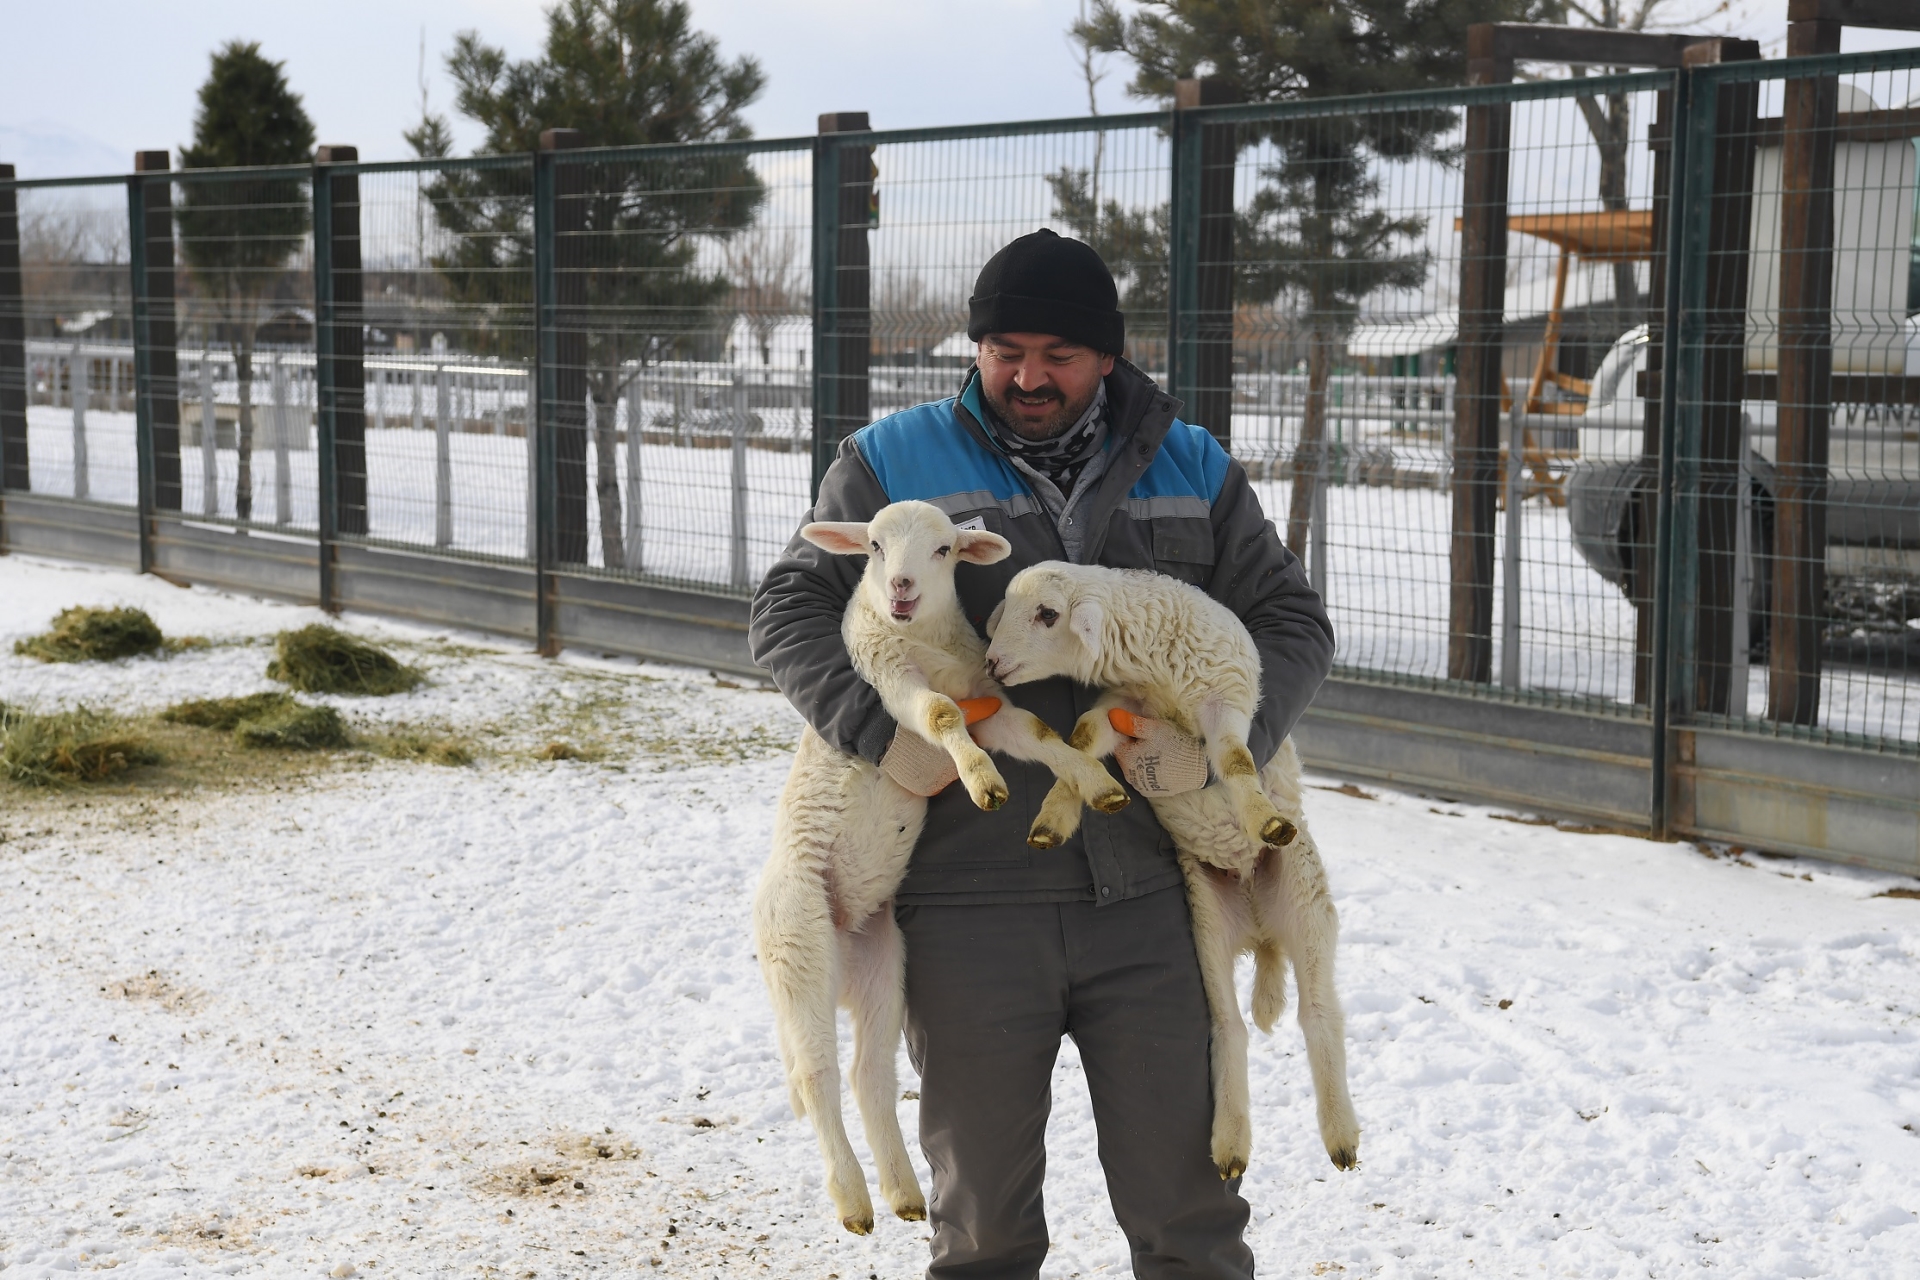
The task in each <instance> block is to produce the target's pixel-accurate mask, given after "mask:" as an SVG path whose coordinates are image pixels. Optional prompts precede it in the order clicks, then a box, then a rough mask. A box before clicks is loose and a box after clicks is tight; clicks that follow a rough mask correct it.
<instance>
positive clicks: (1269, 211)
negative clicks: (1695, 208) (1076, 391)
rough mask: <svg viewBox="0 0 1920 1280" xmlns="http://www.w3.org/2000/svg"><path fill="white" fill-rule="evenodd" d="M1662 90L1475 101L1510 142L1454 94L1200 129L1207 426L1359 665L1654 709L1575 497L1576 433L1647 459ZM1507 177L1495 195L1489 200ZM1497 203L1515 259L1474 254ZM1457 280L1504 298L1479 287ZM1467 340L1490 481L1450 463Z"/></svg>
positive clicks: (1193, 329)
mask: <svg viewBox="0 0 1920 1280" xmlns="http://www.w3.org/2000/svg"><path fill="white" fill-rule="evenodd" d="M1668 83H1669V78H1668V77H1666V76H1664V75H1652V76H1635V77H1614V78H1609V79H1606V80H1598V79H1596V80H1593V81H1591V82H1590V83H1588V84H1586V85H1582V86H1578V87H1575V86H1567V87H1565V88H1559V87H1555V88H1551V89H1549V88H1548V87H1546V86H1541V87H1539V88H1537V89H1533V90H1530V91H1529V92H1531V93H1533V94H1534V96H1532V97H1531V98H1526V99H1523V100H1520V101H1515V102H1510V103H1509V102H1502V101H1500V100H1498V99H1495V98H1492V97H1483V98H1482V100H1481V101H1482V102H1484V103H1485V105H1483V106H1480V107H1478V108H1477V110H1479V111H1481V112H1483V113H1486V114H1487V115H1489V116H1493V117H1494V119H1493V121H1492V123H1493V124H1494V125H1495V126H1497V128H1495V129H1494V131H1493V132H1492V133H1491V134H1490V133H1489V131H1488V127H1487V125H1486V124H1482V126H1481V128H1480V129H1479V130H1478V131H1475V130H1474V129H1473V128H1472V127H1471V125H1472V122H1471V121H1470V120H1469V118H1468V115H1469V113H1468V111H1467V110H1464V109H1462V107H1460V106H1456V105H1453V104H1449V103H1446V102H1442V101H1437V100H1418V101H1414V102H1412V103H1382V104H1381V105H1380V106H1379V107H1378V108H1375V109H1368V108H1367V107H1366V106H1365V105H1362V106H1360V107H1359V108H1357V109H1356V108H1355V107H1354V106H1353V105H1352V104H1341V106H1340V107H1338V108H1329V109H1327V110H1324V111H1321V112H1313V111H1310V110H1309V111H1301V110H1298V109H1294V110H1291V111H1288V112H1285V113H1279V112H1274V113H1269V114H1268V115H1267V116H1266V118H1260V117H1261V113H1260V112H1259V111H1258V109H1254V108H1242V109H1239V110H1237V111H1236V112H1234V113H1232V114H1234V115H1239V116H1242V117H1246V116H1253V117H1254V118H1251V119H1246V118H1243V119H1240V120H1239V121H1238V122H1236V123H1233V124H1229V125H1215V126H1212V127H1209V128H1203V129H1201V130H1199V131H1198V132H1200V133H1201V135H1202V136H1201V138H1200V139H1199V140H1198V149H1199V150H1200V151H1201V153H1202V155H1203V160H1202V162H1201V164H1200V165H1199V166H1197V168H1198V173H1197V174H1196V176H1195V177H1194V179H1192V182H1193V185H1194V186H1195V188H1197V197H1198V198H1197V200H1196V203H1197V204H1198V205H1199V207H1200V211H1199V215H1198V218H1197V219H1196V220H1197V222H1198V229H1197V237H1198V240H1199V254H1198V264H1197V276H1198V279H1197V281H1196V285H1195V287H1194V289H1193V291H1192V293H1193V298H1194V304H1195V305H1194V308H1193V313H1192V315H1193V318H1192V320H1191V322H1190V323H1189V325H1188V334H1189V335H1190V339H1189V340H1190V342H1191V344H1192V349H1193V351H1194V355H1193V356H1192V357H1191V358H1190V361H1189V365H1190V367H1191V368H1192V370H1193V373H1192V377H1191V381H1190V383H1189V384H1188V385H1189V386H1190V387H1191V391H1189V392H1188V394H1189V397H1190V399H1191V401H1192V402H1193V403H1192V404H1191V406H1190V409H1191V412H1190V416H1192V417H1194V418H1195V420H1197V421H1200V422H1201V423H1202V424H1203V425H1205V426H1207V427H1209V428H1210V429H1212V430H1214V431H1215V432H1216V434H1220V435H1223V436H1230V438H1231V441H1232V446H1231V447H1232V451H1233V452H1234V454H1235V455H1236V456H1237V457H1239V458H1240V459H1241V460H1242V461H1243V462H1244V463H1245V464H1246V466H1247V468H1248V471H1249V473H1250V474H1251V475H1252V476H1253V477H1254V478H1255V480H1256V490H1257V492H1258V493H1259V494H1260V497H1261V499H1262V502H1263V504H1264V505H1265V506H1266V508H1267V510H1268V513H1269V515H1270V516H1272V517H1273V519H1274V521H1275V523H1276V525H1277V526H1278V527H1279V529H1280V530H1281V532H1282V536H1283V537H1284V538H1285V539H1286V541H1287V543H1288V545H1289V546H1290V547H1291V548H1292V549H1293V550H1294V551H1295V552H1296V554H1298V555H1300V556H1301V557H1302V559H1303V560H1305V561H1306V563H1307V565H1308V567H1309V573H1310V576H1311V577H1312V579H1313V581H1314V583H1315V584H1316V586H1317V587H1318V588H1319V589H1320V591H1321V592H1322V594H1323V595H1324V596H1325V598H1326V600H1327V604H1328V608H1329V612H1330V614H1331V616H1332V618H1333V621H1334V625H1335V632H1336V635H1337V637H1338V643H1339V651H1338V656H1337V661H1338V663H1339V665H1340V666H1341V668H1342V669H1343V670H1345V671H1347V672H1349V673H1350V674H1355V675H1364V676H1366V677H1368V678H1375V679H1378V678H1386V679H1414V680H1430V681H1443V680H1448V679H1452V680H1454V681H1456V682H1463V683H1465V684H1467V685H1469V686H1472V687H1475V688H1477V689H1479V690H1480V691H1482V692H1486V693H1498V694H1500V695H1502V696H1515V695H1519V696H1525V697H1527V698H1529V699H1536V700H1537V699H1546V700H1551V701H1571V702H1576V703H1578V704H1580V705H1583V706H1587V707H1589V708H1600V709H1611V710H1617V711H1619V712H1622V713H1625V714H1639V713H1643V712H1644V704H1645V701H1646V696H1645V691H1644V687H1642V688H1640V689H1639V690H1636V679H1635V672H1636V667H1640V668H1644V666H1645V654H1646V651H1647V643H1646V636H1645V635H1644V634H1642V635H1640V636H1638V637H1636V626H1635V622H1636V610H1635V609H1634V607H1633V603H1632V601H1631V600H1630V599H1629V598H1628V596H1627V595H1626V594H1625V592H1624V591H1623V590H1622V589H1621V577H1620V575H1619V573H1618V572H1617V571H1615V570H1614V569H1613V567H1612V566H1611V565H1610V564H1609V563H1608V562H1606V561H1604V560H1602V561H1600V562H1598V563H1596V562H1595V560H1594V559H1593V558H1592V557H1591V556H1589V555H1586V554H1583V550H1586V549H1585V548H1583V547H1582V546H1581V545H1580V539H1579V537H1578V536H1577V528H1576V526H1577V523H1578V522H1577V521H1576V520H1575V519H1574V518H1573V516H1574V514H1575V512H1574V511H1573V510H1571V509H1570V504H1569V490H1570V488H1572V487H1573V485H1574V483H1575V482H1576V480H1577V479H1578V478H1579V477H1578V474H1577V473H1578V472H1579V470H1580V469H1581V468H1582V467H1583V466H1586V465H1588V463H1589V462H1590V461H1591V459H1589V458H1587V457H1586V456H1585V455H1583V453H1582V451H1581V448H1580V445H1581V441H1582V440H1583V439H1588V440H1590V441H1591V442H1593V443H1594V444H1595V447H1596V448H1597V449H1598V450H1599V456H1602V457H1608V458H1611V457H1614V456H1621V457H1626V458H1630V457H1636V456H1638V454H1639V453H1640V450H1641V444H1642V420H1643V417H1644V413H1643V405H1642V404H1641V402H1639V401H1638V400H1626V401H1616V400H1615V399H1614V398H1613V397H1612V396H1611V395H1610V394H1609V393H1610V392H1611V390H1612V389H1613V382H1612V375H1613V373H1614V371H1615V370H1614V366H1616V365H1617V363H1618V357H1617V356H1615V355H1614V354H1613V353H1614V351H1615V348H1616V346H1617V345H1619V346H1621V348H1622V349H1623V350H1624V349H1625V347H1626V345H1630V342H1631V338H1632V337H1633V336H1636V331H1637V333H1638V335H1639V336H1643V335H1644V326H1645V324H1646V322H1647V320H1648V314H1649V309H1650V307H1652V308H1657V305H1658V302H1657V299H1654V298H1652V297H1650V290H1649V267H1650V264H1649V258H1650V257H1651V256H1652V254H1651V252H1650V249H1651V242H1652V228H1651V222H1652V217H1653V210H1652V205H1653V198H1652V186H1653V181H1654V173H1653V171H1654V167H1655V165H1654V156H1653V155H1652V154H1651V153H1650V152H1649V149H1648V140H1649V133H1650V126H1651V125H1652V123H1653V120H1654V117H1655V114H1656V97H1657V93H1656V91H1657V90H1658V89H1660V88H1663V87H1665V85H1666V84H1668ZM1582 90H1584V92H1583V91H1582ZM1543 93H1551V94H1552V95H1553V96H1540V95H1541V94H1543ZM1580 98H1585V99H1586V100H1587V101H1586V103H1585V104H1582V103H1581V102H1580V101H1579V99H1580ZM1589 115H1595V116H1597V117H1598V120H1599V122H1601V123H1602V124H1604V128H1603V129H1602V128H1599V127H1598V126H1597V125H1596V124H1595V123H1594V122H1590V120H1589V118H1588V117H1589ZM1207 135H1213V136H1207ZM1469 157H1472V158H1473V159H1477V160H1479V161H1481V162H1482V163H1481V167H1480V169H1479V170H1478V171H1476V169H1475V166H1474V164H1472V163H1471V162H1470V160H1469ZM1489 172H1495V173H1498V176H1499V179H1500V182H1499V188H1495V189H1493V190H1492V191H1488V190H1477V191H1470V190H1469V186H1470V182H1469V180H1470V179H1478V180H1479V182H1480V185H1481V186H1482V187H1484V186H1485V180H1484V176H1483V175H1485V174H1487V173H1489ZM1500 189H1504V199H1503V200H1502V199H1501V198H1500ZM1491 201H1498V202H1499V204H1500V207H1499V208H1498V209H1497V210H1492V211H1491V212H1493V213H1495V214H1497V219H1498V223H1499V225H1500V227H1501V229H1502V230H1503V231H1504V247H1502V246H1501V245H1499V244H1498V242H1497V241H1496V242H1493V243H1486V242H1485V240H1484V236H1483V237H1482V240H1481V241H1476V242H1475V244H1474V248H1473V249H1472V250H1471V252H1472V254H1473V255H1474V257H1475V261H1474V262H1473V263H1472V264H1469V263H1466V262H1463V258H1464V257H1466V256H1467V255H1468V252H1469V250H1468V249H1467V248H1466V243H1467V241H1468V239H1469V237H1471V236H1473V235H1474V233H1475V230H1476V228H1472V227H1469V226H1467V225H1466V219H1467V218H1468V217H1469V216H1471V215H1472V213H1473V212H1474V208H1473V207H1474V206H1475V205H1476V203H1477V204H1478V205H1479V206H1481V208H1483V209H1484V208H1486V207H1487V206H1488V204H1489V202H1491ZM1463 268H1466V269H1468V270H1469V271H1471V270H1472V269H1474V268H1477V269H1478V270H1479V272H1480V273H1481V275H1482V277H1483V278H1485V277H1486V275H1487V273H1489V272H1491V273H1492V285H1491V287H1490V288H1484V287H1483V295H1482V296H1479V297H1475V298H1469V297H1463V288H1464V287H1465V286H1466V284H1467V280H1466V278H1465V276H1464V275H1463ZM1463 310H1465V311H1467V312H1468V313H1469V314H1468V315H1466V316H1465V317H1463V314H1462V313H1463ZM1476 324H1477V326H1478V327H1475V325H1476ZM1463 344H1470V345H1471V346H1473V347H1475V348H1477V350H1478V351H1479V352H1481V353H1482V360H1483V361H1484V363H1485V365H1486V373H1485V379H1484V381H1483V382H1482V383H1481V384H1480V385H1481V386H1482V387H1483V388H1489V389H1490V395H1486V396H1482V400H1483V401H1484V403H1483V405H1482V406H1481V408H1482V410H1483V413H1482V418H1483V419H1484V423H1483V425H1490V426H1492V427H1494V429H1495V431H1496V432H1497V436H1496V438H1495V439H1494V440H1493V441H1492V444H1493V452H1492V453H1491V454H1489V455H1488V456H1487V457H1485V458H1483V459H1481V460H1480V462H1481V465H1480V466H1479V467H1478V468H1477V469H1476V467H1475V466H1474V465H1472V460H1470V461H1469V465H1465V466H1462V465H1458V460H1457V459H1456V457H1455V443H1456V438H1457V435H1458V426H1457V424H1458V423H1459V420H1460V416H1461V413H1462V410H1463V405H1462V404H1461V400H1460V396H1461V393H1460V386H1461V376H1460V375H1461V368H1460V363H1461V349H1462V346H1463ZM1610 359H1612V360H1613V361H1614V365H1609V364H1608V361H1609V360H1610ZM1494 399H1497V403H1494V402H1493V401H1494ZM1516 436H1517V438H1518V441H1519V447H1518V450H1517V451H1516V450H1515V448H1514V441H1515V439H1516ZM1515 456H1517V457H1518V458H1519V461H1520V465H1519V466H1517V467H1514V466H1509V464H1508V459H1509V458H1512V457H1515ZM1463 526H1464V528H1463ZM1463 533H1464V534H1465V535H1466V536H1464V537H1463ZM1637 656H1638V657H1639V659H1640V661H1638V662H1636V657H1637ZM1640 683H1641V684H1642V686H1644V670H1643V671H1642V679H1641V682H1640ZM1636 695H1637V696H1636ZM1636 703H1639V704H1641V707H1640V710H1639V711H1636V710H1635V704H1636Z"/></svg>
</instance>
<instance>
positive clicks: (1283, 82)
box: [1073, 0, 1554, 554]
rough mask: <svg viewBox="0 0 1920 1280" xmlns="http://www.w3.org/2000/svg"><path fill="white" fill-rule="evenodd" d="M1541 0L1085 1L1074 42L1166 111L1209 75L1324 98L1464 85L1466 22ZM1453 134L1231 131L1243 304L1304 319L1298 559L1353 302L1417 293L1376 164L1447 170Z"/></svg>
mask: <svg viewBox="0 0 1920 1280" xmlns="http://www.w3.org/2000/svg"><path fill="white" fill-rule="evenodd" d="M1553 7H1554V6H1553V0H1142V3H1141V4H1140V5H1139V7H1138V9H1137V10H1136V11H1135V12H1134V13H1133V14H1132V16H1128V15H1126V14H1123V13H1122V12H1121V10H1120V8H1119V6H1118V4H1117V3H1116V0H1094V5H1093V9H1092V11H1091V12H1090V13H1089V14H1088V17H1087V19H1086V20H1085V21H1084V22H1079V23H1076V24H1075V25H1074V27H1073V35H1074V37H1075V38H1076V39H1077V40H1079V41H1080V42H1081V43H1082V44H1083V45H1085V46H1086V47H1087V48H1089V49H1091V50H1094V51H1096V52H1101V53H1117V54H1123V55H1125V56H1126V57H1127V58H1129V59H1130V60H1131V61H1132V62H1133V65H1134V77H1133V81H1132V83H1131V84H1130V85H1129V91H1130V92H1132V93H1133V94H1134V95H1135V96H1137V97H1142V98H1153V99H1158V100H1160V101H1162V102H1171V100H1172V98H1173V86H1174V82H1175V81H1176V80H1179V79H1182V78H1186V77H1190V76H1196V75H1212V76H1218V77H1220V78H1222V79H1224V80H1226V81H1227V82H1228V83H1230V84H1232V85H1233V86H1234V87H1235V88H1237V89H1238V90H1239V91H1240V93H1241V94H1242V95H1243V96H1244V98H1245V99H1246V100H1247V101H1249V102H1271V101H1280V100H1289V99H1300V98H1335V97H1347V96H1356V95H1369V94H1380V93H1391V92H1395V91H1399V90H1407V89H1428V88H1437V87H1442V86H1447V85H1457V84H1464V83H1465V82H1466V46H1467V27H1468V26H1469V25H1471V24H1472V23H1476V22H1505V21H1526V20H1528V19H1530V18H1533V17H1535V16H1537V15H1538V14H1540V13H1546V12H1550V11H1552V9H1553ZM1454 123H1455V115H1454V113H1453V112H1452V111H1449V110H1446V109H1445V108H1440V107H1429V108H1424V109H1414V110H1406V109H1403V110H1399V111H1393V112H1381V113H1360V112H1350V113H1344V114H1339V115H1332V116H1322V117H1316V118H1313V119H1301V120H1285V121H1275V122H1272V123H1268V124H1261V125H1249V126H1243V127H1242V128H1241V129H1240V131H1239V139H1240V141H1241V143H1242V145H1251V144H1254V143H1257V142H1260V141H1263V140H1264V141H1266V142H1267V143H1269V144H1270V145H1271V147H1272V151H1273V155H1274V157H1275V158H1274V160H1273V162H1272V163H1271V164H1268V165H1266V166H1265V167H1263V169H1262V171H1261V174H1260V188H1259V190H1258V192H1257V194H1256V196H1255V198H1254V200H1253V201H1252V204H1251V208H1250V209H1249V210H1247V211H1246V212H1244V213H1243V214H1242V216H1241V217H1240V218H1239V219H1238V220H1237V223H1238V225H1237V227H1236V235H1235V239H1236V245H1235V253H1234V256H1235V259H1236V261H1238V262H1241V263H1245V264H1249V265H1248V266H1247V267H1243V268H1242V269H1241V270H1239V271H1237V272H1236V280H1235V285H1236V292H1237V293H1238V294H1239V300H1240V301H1243V302H1251V301H1265V300H1273V299H1275V298H1277V297H1279V296H1280V295H1282V294H1291V295H1293V296H1295V297H1297V298H1298V299H1299V300H1300V301H1301V303H1302V304H1303V305H1304V308H1305V312H1306V314H1305V317H1304V318H1305V320H1306V324H1307V353H1308V358H1307V374H1308V377H1307V406H1306V413H1305V415H1304V420H1303V422H1302V424H1301V434H1300V448H1299V451H1298V452H1297V453H1296V455H1295V457H1294V483H1293V495H1292V499H1291V502H1290V504H1289V508H1288V513H1287V545H1288V546H1289V547H1290V548H1292V549H1293V551H1294V553H1295V554H1303V553H1304V552H1305V549H1306V539H1307V520H1308V515H1309V512H1310V507H1311V501H1312V491H1313V476H1314V473H1315V472H1316V471H1317V469H1318V465H1319V455H1320V451H1321V449H1322V448H1323V447H1324V442H1325V440H1326V420H1327V412H1326V411H1327V403H1326V402H1327V384H1328V382H1329V380H1330V379H1331V377H1332V374H1333V357H1334V351H1335V348H1336V347H1337V346H1338V344H1339V341H1340V336H1341V334H1342V333H1344V332H1345V331H1346V330H1347V329H1348V328H1350V327H1351V325H1352V323H1353V319H1354V316H1355V315H1356V314H1357V312H1358V310H1359V305H1360V302H1361V300H1362V299H1364V298H1365V297H1366V296H1367V295H1368V294H1370V293H1372V292H1374V291H1375V290H1378V289H1383V288H1412V287H1417V286H1418V285H1419V284H1420V283H1421V282H1423V281H1424V280H1425V279H1426V274H1427V270H1428V266H1429V263H1428V260H1427V255H1426V254H1425V253H1424V252H1422V251H1419V250H1417V249H1414V248H1412V247H1411V242H1412V241H1413V240H1414V239H1415V238H1416V237H1418V236H1419V235H1420V234H1421V233H1422V232H1423V231H1424V230H1425V226H1426V222H1425V219H1423V218H1418V217H1408V218H1394V217H1392V216H1390V215H1389V214H1387V213H1386V212H1384V211H1382V210H1379V209H1377V208H1371V207H1369V206H1370V204H1371V202H1372V200H1373V198H1374V197H1375V196H1376V195H1377V194H1378V192H1379V178H1378V176H1377V174H1378V171H1377V168H1376V164H1375V162H1376V161H1381V160H1386V161H1410V160H1417V159H1427V160H1437V161H1447V160H1449V159H1450V156H1449V154H1448V153H1447V151H1446V150H1445V146H1444V143H1445V139H1446V136H1447V134H1448V133H1449V131H1450V130H1451V129H1452V127H1453V125H1454Z"/></svg>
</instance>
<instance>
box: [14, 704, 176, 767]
mask: <svg viewBox="0 0 1920 1280" xmlns="http://www.w3.org/2000/svg"><path fill="white" fill-rule="evenodd" d="M159 763H160V753H159V752H158V751H156V750H154V749H153V747H152V746H151V745H150V744H149V743H148V742H147V741H146V740H145V739H143V738H141V737H140V736H139V735H137V734H133V733H130V732H128V731H127V729H126V728H125V726H124V725H122V724H121V723H120V722H119V720H117V719H116V718H115V717H113V716H110V715H107V714H106V713H104V712H99V711H93V710H90V709H88V708H84V707H83V708H80V709H79V710H76V711H55V712H49V713H47V714H45V715H40V714H36V713H34V712H31V711H24V710H22V709H21V708H19V707H9V706H6V705H5V704H0V777H5V778H7V779H9V780H11V781H14V782H24V783H27V784H29V785H31V786H40V787H47V786H59V785H61V784H63V783H72V782H105V781H107V780H108V779H109V778H113V777H116V776H118V775H119V774H122V773H125V772H126V771H127V770H129V769H132V768H135V767H137V766H139V765H147V764H159Z"/></svg>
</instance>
